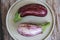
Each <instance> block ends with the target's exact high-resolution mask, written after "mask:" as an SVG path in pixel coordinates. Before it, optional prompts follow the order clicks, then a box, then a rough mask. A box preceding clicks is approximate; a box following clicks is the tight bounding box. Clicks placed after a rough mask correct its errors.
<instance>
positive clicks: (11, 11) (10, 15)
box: [6, 0, 55, 40]
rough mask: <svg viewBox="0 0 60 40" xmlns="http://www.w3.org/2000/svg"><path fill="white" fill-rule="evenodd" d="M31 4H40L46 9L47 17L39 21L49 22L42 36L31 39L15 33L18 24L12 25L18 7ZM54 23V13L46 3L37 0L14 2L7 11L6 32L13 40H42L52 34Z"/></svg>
mask: <svg viewBox="0 0 60 40" xmlns="http://www.w3.org/2000/svg"><path fill="white" fill-rule="evenodd" d="M31 3H38V4H42V5H44V6H45V7H46V8H47V10H48V14H47V16H46V17H43V18H42V17H40V19H39V20H41V21H40V22H43V21H49V22H50V26H49V27H48V28H47V29H46V30H45V32H44V33H43V34H39V35H36V36H33V37H24V36H22V35H20V34H19V33H18V32H17V27H18V25H19V22H17V23H14V21H13V18H14V16H15V13H16V12H17V10H18V9H19V8H20V7H22V6H24V5H26V4H31ZM54 23H55V16H54V12H53V10H52V8H51V7H50V6H49V5H48V4H47V3H44V2H42V1H37V0H21V1H16V2H15V3H14V4H13V5H12V6H11V7H10V9H9V10H8V13H7V16H6V27H7V30H8V32H9V34H10V35H11V37H13V39H15V40H42V39H47V38H48V37H49V36H50V35H51V34H52V32H53V29H54V25H55V24H54Z"/></svg>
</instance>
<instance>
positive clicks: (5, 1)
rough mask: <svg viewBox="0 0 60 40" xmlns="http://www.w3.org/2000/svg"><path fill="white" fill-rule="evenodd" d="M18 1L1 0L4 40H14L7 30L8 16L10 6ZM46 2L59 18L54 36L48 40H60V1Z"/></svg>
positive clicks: (49, 0) (48, 0)
mask: <svg viewBox="0 0 60 40" xmlns="http://www.w3.org/2000/svg"><path fill="white" fill-rule="evenodd" d="M15 1H17V0H1V13H2V28H3V33H4V40H13V38H12V37H11V36H10V35H9V33H8V31H7V29H6V20H5V18H6V14H7V11H8V9H9V8H10V6H11V5H12V4H13V3H14V2H15ZM46 2H47V3H48V4H49V5H50V6H51V7H52V8H53V10H54V12H55V14H56V17H55V18H57V19H56V20H57V22H56V23H57V26H55V27H54V31H53V33H52V35H51V36H50V37H49V38H48V39H47V40H60V25H59V24H60V22H59V21H60V0H46Z"/></svg>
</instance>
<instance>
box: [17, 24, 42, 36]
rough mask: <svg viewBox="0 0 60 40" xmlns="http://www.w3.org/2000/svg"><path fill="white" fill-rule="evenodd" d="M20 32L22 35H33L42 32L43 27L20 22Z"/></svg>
mask: <svg viewBox="0 0 60 40" xmlns="http://www.w3.org/2000/svg"><path fill="white" fill-rule="evenodd" d="M17 31H18V33H19V34H20V35H23V36H26V37H31V36H35V35H38V34H41V33H42V28H41V27H40V26H37V25H31V24H20V25H19V27H18V29H17Z"/></svg>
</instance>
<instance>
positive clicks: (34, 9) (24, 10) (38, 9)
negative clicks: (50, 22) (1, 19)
mask: <svg viewBox="0 0 60 40" xmlns="http://www.w3.org/2000/svg"><path fill="white" fill-rule="evenodd" d="M18 13H20V15H21V17H24V16H39V17H45V16H46V15H47V8H46V7H45V6H43V5H41V4H27V5H24V6H23V7H21V8H19V10H18Z"/></svg>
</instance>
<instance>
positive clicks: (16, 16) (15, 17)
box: [14, 12, 22, 23]
mask: <svg viewBox="0 0 60 40" xmlns="http://www.w3.org/2000/svg"><path fill="white" fill-rule="evenodd" d="M21 19H22V18H21V17H20V14H19V13H18V12H16V13H15V16H14V22H15V23H16V22H18V21H20V20H21Z"/></svg>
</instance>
